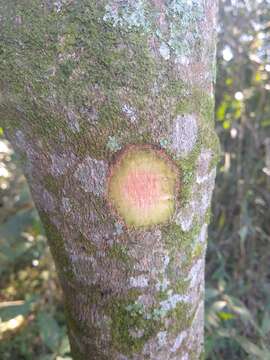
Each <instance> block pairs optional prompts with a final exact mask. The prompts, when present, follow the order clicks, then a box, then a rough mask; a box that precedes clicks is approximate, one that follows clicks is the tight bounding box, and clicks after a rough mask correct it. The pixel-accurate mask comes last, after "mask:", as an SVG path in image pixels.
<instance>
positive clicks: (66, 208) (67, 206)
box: [61, 197, 72, 214]
mask: <svg viewBox="0 0 270 360" xmlns="http://www.w3.org/2000/svg"><path fill="white" fill-rule="evenodd" d="M61 210H62V211H63V212H64V213H66V214H67V213H70V212H71V210H72V207H71V202H70V199H69V198H67V197H62V203H61Z"/></svg>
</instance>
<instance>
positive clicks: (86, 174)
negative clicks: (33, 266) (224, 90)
mask: <svg viewBox="0 0 270 360" xmlns="http://www.w3.org/2000/svg"><path fill="white" fill-rule="evenodd" d="M0 13H1V17H0V30H1V35H0V69H1V79H0V91H1V93H0V114H1V123H2V124H3V126H4V128H5V130H6V134H7V136H8V138H9V139H10V141H11V142H12V144H13V145H14V147H15V148H16V149H17V150H18V152H19V153H21V155H22V160H23V162H24V170H25V174H26V176H27V179H28V181H29V184H30V187H31V192H32V195H33V198H34V201H35V203H36V206H37V208H38V210H39V213H40V216H41V219H42V221H43V224H44V227H45V229H46V232H47V235H48V240H49V245H50V249H51V252H52V254H53V257H54V260H55V263H56V267H57V270H58V274H59V278H60V282H61V285H62V288H63V292H64V298H65V305H66V315H67V323H68V328H69V337H70V342H71V348H72V353H73V356H74V359H83V360H85V359H119V360H120V359H155V360H157V359H162V360H165V359H182V360H187V359H199V358H201V357H202V356H203V355H202V353H203V312H204V311H203V309H204V305H203V299H204V258H205V250H206V233H207V223H208V221H209V218H210V211H209V206H210V201H211V195H212V190H213V187H214V180H215V166H216V161H217V158H218V152H219V145H218V140H217V137H216V135H215V132H214V118H213V111H214V95H213V78H214V69H215V28H216V2H215V0H171V1H165V0H151V1H144V0H136V1H133V0H127V1H119V0H114V1H113V0H98V1H97V0H96V1H95V0H93V1H90V0H80V1H79V0H78V1H76V0H59V1H52V0H27V1H26V0H25V1H19V2H18V1H15V0H10V1H8V2H7V1H6V0H0ZM153 189H154V190H153Z"/></svg>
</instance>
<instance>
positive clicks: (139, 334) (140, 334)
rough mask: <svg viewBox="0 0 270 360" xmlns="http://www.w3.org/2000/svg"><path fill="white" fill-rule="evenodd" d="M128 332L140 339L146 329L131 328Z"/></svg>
mask: <svg viewBox="0 0 270 360" xmlns="http://www.w3.org/2000/svg"><path fill="white" fill-rule="evenodd" d="M128 332H129V335H130V336H132V337H133V338H135V339H140V338H141V337H143V335H144V330H142V329H139V330H134V329H129V331H128Z"/></svg>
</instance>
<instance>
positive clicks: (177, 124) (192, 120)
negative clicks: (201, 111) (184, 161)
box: [171, 114, 198, 157]
mask: <svg viewBox="0 0 270 360" xmlns="http://www.w3.org/2000/svg"><path fill="white" fill-rule="evenodd" d="M197 137H198V124H197V118H196V115H194V114H185V115H182V116H180V115H179V116H177V118H176V119H175V121H174V123H173V131H172V134H171V148H172V150H173V151H174V152H175V154H176V156H178V157H184V156H187V155H188V154H189V153H190V152H191V151H192V150H193V148H194V146H195V144H196V141H197Z"/></svg>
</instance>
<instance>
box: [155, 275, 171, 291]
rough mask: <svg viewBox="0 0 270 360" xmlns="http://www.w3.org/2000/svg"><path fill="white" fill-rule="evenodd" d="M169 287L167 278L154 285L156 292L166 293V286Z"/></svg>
mask: <svg viewBox="0 0 270 360" xmlns="http://www.w3.org/2000/svg"><path fill="white" fill-rule="evenodd" d="M169 285H170V281H169V280H168V279H167V278H164V279H163V280H162V281H158V282H157V283H156V290H157V291H166V290H167V289H168V286H169Z"/></svg>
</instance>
